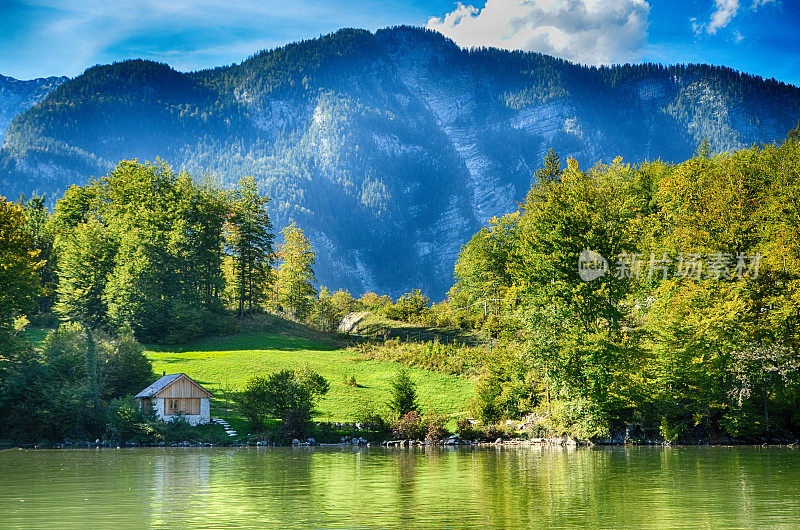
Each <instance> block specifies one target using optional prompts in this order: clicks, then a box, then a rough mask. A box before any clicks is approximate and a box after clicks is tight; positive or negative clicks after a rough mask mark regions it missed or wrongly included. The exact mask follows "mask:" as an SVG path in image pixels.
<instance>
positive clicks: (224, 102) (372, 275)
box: [0, 28, 800, 298]
mask: <svg viewBox="0 0 800 530" xmlns="http://www.w3.org/2000/svg"><path fill="white" fill-rule="evenodd" d="M798 116H800V90H798V89H797V88H795V87H791V86H787V85H783V84H781V83H777V82H774V81H764V80H762V79H760V78H756V77H752V76H746V75H744V74H740V73H738V72H734V71H732V70H729V69H724V68H716V67H710V66H705V65H690V66H676V67H663V66H660V65H640V66H623V67H615V68H604V69H594V68H586V67H582V66H579V65H574V64H571V63H568V62H566V61H562V60H559V59H555V58H552V57H548V56H544V55H540V54H532V53H528V54H526V53H520V52H506V51H501V50H475V51H466V50H462V49H460V48H458V47H457V46H456V45H455V44H453V43H452V42H451V41H449V40H447V39H445V38H444V37H442V36H441V35H439V34H438V33H433V32H428V31H425V30H420V29H415V28H393V29H387V30H381V31H378V32H376V33H374V34H373V33H370V32H366V31H360V30H342V31H341V32H338V33H336V34H333V35H329V36H326V37H322V38H320V39H314V40H312V41H306V42H302V43H296V44H291V45H288V46H286V47H284V48H280V49H277V50H273V51H269V52H262V53H260V54H257V55H255V56H253V57H252V58H250V59H248V60H247V61H245V62H243V63H242V64H240V65H234V66H230V67H224V68H217V69H213V70H207V71H202V72H195V73H190V74H181V73H179V72H175V71H174V70H172V69H170V68H169V67H168V66H166V65H161V64H156V63H150V62H146V61H128V62H125V63H118V64H114V65H107V66H100V67H95V68H92V69H90V70H88V71H87V72H86V73H85V74H83V75H82V76H79V77H78V78H76V79H74V80H71V81H69V82H67V83H65V84H64V85H63V86H62V87H61V89H59V90H58V91H56V92H53V93H51V94H50V95H49V96H48V97H46V98H45V99H44V100H43V101H41V103H39V104H38V105H36V106H34V107H33V108H31V109H29V110H28V111H27V112H25V113H24V114H23V115H21V116H20V119H19V120H17V121H15V122H14V125H12V127H11V128H10V130H9V133H8V137H7V139H6V143H5V147H4V148H3V150H2V152H0V194H2V193H6V194H9V195H10V196H14V195H15V194H18V193H19V192H21V191H24V192H28V193H29V192H30V191H31V190H34V189H36V190H39V191H40V192H41V191H44V192H48V193H50V194H51V195H57V194H60V193H61V192H63V189H64V188H65V187H66V186H68V185H69V184H72V183H75V182H83V181H85V180H87V179H88V178H89V177H90V176H98V175H102V174H103V173H104V172H105V171H107V170H108V169H109V168H110V167H112V165H113V164H115V163H116V162H117V161H118V160H120V159H123V158H134V157H136V158H139V159H140V160H152V159H154V158H155V157H156V156H160V157H161V158H162V159H165V160H167V161H168V162H170V163H172V164H173V165H174V166H176V167H177V168H183V169H186V170H187V171H189V172H190V173H192V174H194V175H203V174H207V173H211V174H214V175H216V177H217V178H218V180H220V181H221V183H223V184H230V183H233V182H235V181H236V180H238V178H239V177H241V176H244V175H255V176H256V178H257V180H258V182H259V184H260V185H261V186H262V189H263V190H264V191H266V192H267V193H268V194H269V195H270V196H271V197H272V198H273V202H272V203H271V208H272V217H273V221H274V224H275V225H276V227H279V228H280V227H282V226H284V225H285V224H288V223H289V222H291V221H296V222H297V223H298V225H299V226H301V227H302V228H304V229H305V230H306V232H307V234H308V235H309V236H310V238H311V241H312V243H313V244H314V245H315V247H316V249H317V251H318V265H317V277H318V279H319V280H320V283H321V284H324V285H327V286H329V287H332V288H340V287H342V288H348V289H350V290H351V291H352V292H354V293H361V292H364V291H367V290H374V291H379V292H387V293H390V294H392V295H394V296H397V295H399V294H401V293H402V292H405V291H408V290H410V289H412V288H422V289H424V290H426V291H427V292H428V293H430V294H431V296H432V297H433V298H441V297H442V296H443V295H444V293H445V292H446V290H447V288H448V287H449V286H450V285H451V284H452V280H453V278H452V271H453V263H454V261H455V258H456V256H457V253H458V251H459V249H460V248H461V245H463V244H464V243H465V242H466V241H467V240H468V239H469V238H470V236H471V235H472V234H473V233H474V232H475V231H477V229H478V228H479V227H480V226H481V225H482V224H484V223H485V222H486V221H487V220H488V219H490V218H491V217H493V216H499V215H502V214H504V213H507V212H510V211H513V210H515V209H516V208H517V201H521V200H523V199H524V197H525V194H526V192H527V191H528V189H529V188H530V185H531V183H532V182H531V181H532V175H533V171H534V170H535V169H536V168H537V167H538V166H539V165H540V164H541V160H542V158H543V157H544V154H545V153H546V152H547V150H548V149H549V148H550V147H553V148H555V150H556V151H557V152H558V153H559V154H560V155H561V156H562V157H563V158H566V157H573V158H575V159H577V160H578V162H579V163H580V164H581V166H583V167H586V166H588V165H590V164H594V163H596V162H598V161H603V162H610V161H611V160H612V159H613V158H615V157H616V156H622V157H623V158H624V160H625V161H626V162H641V161H644V160H647V159H655V158H661V159H663V160H668V161H676V162H677V161H682V160H684V159H686V158H688V157H689V156H691V154H692V153H693V152H694V151H695V149H696V148H697V146H698V144H699V143H700V141H701V140H702V139H703V138H708V139H709V140H710V142H711V145H712V148H713V149H715V150H718V151H721V150H727V149H736V148H741V147H745V146H748V145H750V144H752V143H753V142H761V141H768V142H769V141H773V140H775V139H777V138H780V137H783V136H784V135H785V134H786V131H788V130H789V129H790V128H792V127H793V126H794V125H795V124H796V122H797V118H798Z"/></svg>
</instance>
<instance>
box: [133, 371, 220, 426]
mask: <svg viewBox="0 0 800 530" xmlns="http://www.w3.org/2000/svg"><path fill="white" fill-rule="evenodd" d="M212 397H214V395H213V394H212V393H211V392H209V391H208V390H206V389H205V388H203V387H202V386H201V385H200V383H198V382H197V381H195V380H194V379H192V378H191V377H189V376H188V375H186V374H169V375H164V376H163V377H161V378H160V379H159V380H158V381H156V382H155V383H153V384H152V385H150V386H148V387H147V388H145V389H144V390H142V391H141V392H139V393H138V394H136V401H137V402H138V403H139V408H141V409H144V408H145V407H152V408H153V409H155V411H156V415H157V416H158V417H159V418H160V419H162V420H164V421H172V420H174V419H175V418H176V417H178V416H182V417H183V419H185V420H186V421H188V422H189V423H190V424H191V425H198V424H200V423H208V422H210V421H211V401H210V398H212Z"/></svg>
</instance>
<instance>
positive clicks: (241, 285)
mask: <svg viewBox="0 0 800 530" xmlns="http://www.w3.org/2000/svg"><path fill="white" fill-rule="evenodd" d="M267 204H269V198H268V197H266V196H263V195H261V194H260V193H259V191H258V185H257V184H256V181H255V179H254V178H253V177H245V178H242V179H241V180H240V181H239V186H238V187H237V188H236V190H235V191H234V192H233V198H232V204H231V215H230V218H229V220H228V246H229V248H230V251H231V254H232V255H233V283H234V292H235V296H236V298H237V301H238V303H239V316H240V317H241V316H244V312H245V307H246V308H247V310H248V311H253V307H254V306H256V307H258V305H259V304H260V303H261V302H262V300H263V298H264V293H265V292H267V291H268V288H269V287H270V286H271V285H272V283H273V278H272V264H273V263H274V261H275V251H274V248H273V241H274V235H273V233H272V223H271V222H270V219H269V215H268V214H267Z"/></svg>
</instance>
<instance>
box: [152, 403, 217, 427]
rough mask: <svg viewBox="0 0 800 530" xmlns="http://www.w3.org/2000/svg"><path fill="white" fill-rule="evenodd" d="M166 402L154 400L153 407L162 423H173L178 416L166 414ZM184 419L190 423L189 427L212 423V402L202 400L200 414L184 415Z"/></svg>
mask: <svg viewBox="0 0 800 530" xmlns="http://www.w3.org/2000/svg"><path fill="white" fill-rule="evenodd" d="M165 406H166V401H165V400H164V399H163V398H161V399H154V400H153V407H154V408H155V410H156V415H157V416H158V417H159V419H161V420H162V421H172V420H174V419H175V418H176V417H177V415H171V414H166V413H165ZM183 419H184V420H186V421H187V422H189V425H200V424H201V423H209V422H210V421H211V400H210V399H208V398H207V397H204V398H201V399H200V414H184V415H183Z"/></svg>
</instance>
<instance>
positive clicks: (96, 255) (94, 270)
mask: <svg viewBox="0 0 800 530" xmlns="http://www.w3.org/2000/svg"><path fill="white" fill-rule="evenodd" d="M56 250H57V252H58V254H59V256H60V257H59V261H58V269H57V273H58V277H59V281H58V286H57V288H56V292H57V294H58V302H57V303H56V306H55V309H56V311H57V312H58V313H59V314H60V315H61V316H62V317H64V318H65V319H67V320H72V321H75V322H80V323H83V324H86V325H89V326H93V327H97V326H101V325H103V324H105V323H106V322H107V320H106V318H107V312H108V307H107V305H106V300H105V299H104V293H105V288H106V283H107V282H108V276H109V274H110V273H111V270H112V267H113V259H114V243H113V241H111V240H110V239H109V238H108V234H107V233H106V231H105V229H104V228H103V226H102V225H101V224H100V223H99V222H98V221H96V220H94V219H90V220H88V221H85V222H81V223H79V224H78V225H77V226H75V227H74V228H72V229H71V230H65V231H64V232H63V233H62V234H61V235H60V236H59V237H58V239H57V244H56Z"/></svg>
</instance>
